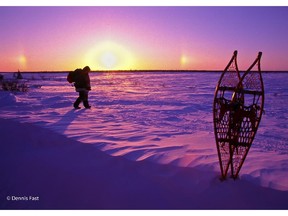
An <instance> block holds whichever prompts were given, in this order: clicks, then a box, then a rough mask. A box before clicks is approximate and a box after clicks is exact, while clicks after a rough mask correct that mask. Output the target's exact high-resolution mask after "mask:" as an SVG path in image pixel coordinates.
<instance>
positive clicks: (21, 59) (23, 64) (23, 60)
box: [17, 54, 27, 69]
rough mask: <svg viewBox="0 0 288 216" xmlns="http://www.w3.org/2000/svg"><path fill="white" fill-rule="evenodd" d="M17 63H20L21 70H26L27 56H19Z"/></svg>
mask: <svg viewBox="0 0 288 216" xmlns="http://www.w3.org/2000/svg"><path fill="white" fill-rule="evenodd" d="M17 61H18V65H19V68H21V69H25V68H26V65H27V59H26V56H25V55H23V54H22V55H19V56H18V58H17Z"/></svg>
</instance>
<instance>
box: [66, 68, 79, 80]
mask: <svg viewBox="0 0 288 216" xmlns="http://www.w3.org/2000/svg"><path fill="white" fill-rule="evenodd" d="M81 71H82V69H81V68H77V69H76V70H74V71H70V72H69V73H68V75H67V81H68V82H69V83H73V82H76V81H77V77H78V75H79V74H80V73H81Z"/></svg>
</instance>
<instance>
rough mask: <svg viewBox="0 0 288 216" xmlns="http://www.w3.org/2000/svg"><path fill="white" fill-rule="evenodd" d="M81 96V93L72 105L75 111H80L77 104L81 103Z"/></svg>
mask: <svg viewBox="0 0 288 216" xmlns="http://www.w3.org/2000/svg"><path fill="white" fill-rule="evenodd" d="M82 97H83V96H82V94H81V92H79V97H78V98H77V99H76V101H75V102H74V104H73V106H74V108H75V109H80V107H79V104H80V103H81V101H82Z"/></svg>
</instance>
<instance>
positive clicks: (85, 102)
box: [83, 91, 91, 109]
mask: <svg viewBox="0 0 288 216" xmlns="http://www.w3.org/2000/svg"><path fill="white" fill-rule="evenodd" d="M83 104H84V107H85V108H86V109H90V108H91V106H90V105H89V102H88V91H85V92H84V94H83Z"/></svg>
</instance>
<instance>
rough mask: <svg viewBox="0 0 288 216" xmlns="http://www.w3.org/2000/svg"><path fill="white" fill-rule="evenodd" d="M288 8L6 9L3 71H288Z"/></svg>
mask: <svg viewBox="0 0 288 216" xmlns="http://www.w3.org/2000/svg"><path fill="white" fill-rule="evenodd" d="M287 20H288V7H286V6H282V7H259V6H258V7H220V6H218V7H196V6H194V7H193V6H186V7H156V6H152V7H67V6H66V7H0V26H1V29H2V30H1V32H0V47H1V50H0V57H1V58H0V71H17V70H18V69H20V70H23V71H38V70H72V69H74V68H77V67H83V66H85V65H89V66H90V67H91V68H92V69H93V70H98V69H100V70H102V69H148V70H149V69H192V70H193V69H195V70H201V69H207V70H222V69H224V68H225V66H226V64H227V63H228V61H229V59H230V57H231V55H232V53H233V51H234V50H238V52H239V54H238V63H239V68H240V70H246V69H247V68H248V67H249V65H250V64H251V63H252V62H253V61H254V59H255V58H256V56H257V53H258V51H262V52H263V59H262V69H263V70H288V60H287V58H288V27H287Z"/></svg>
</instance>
